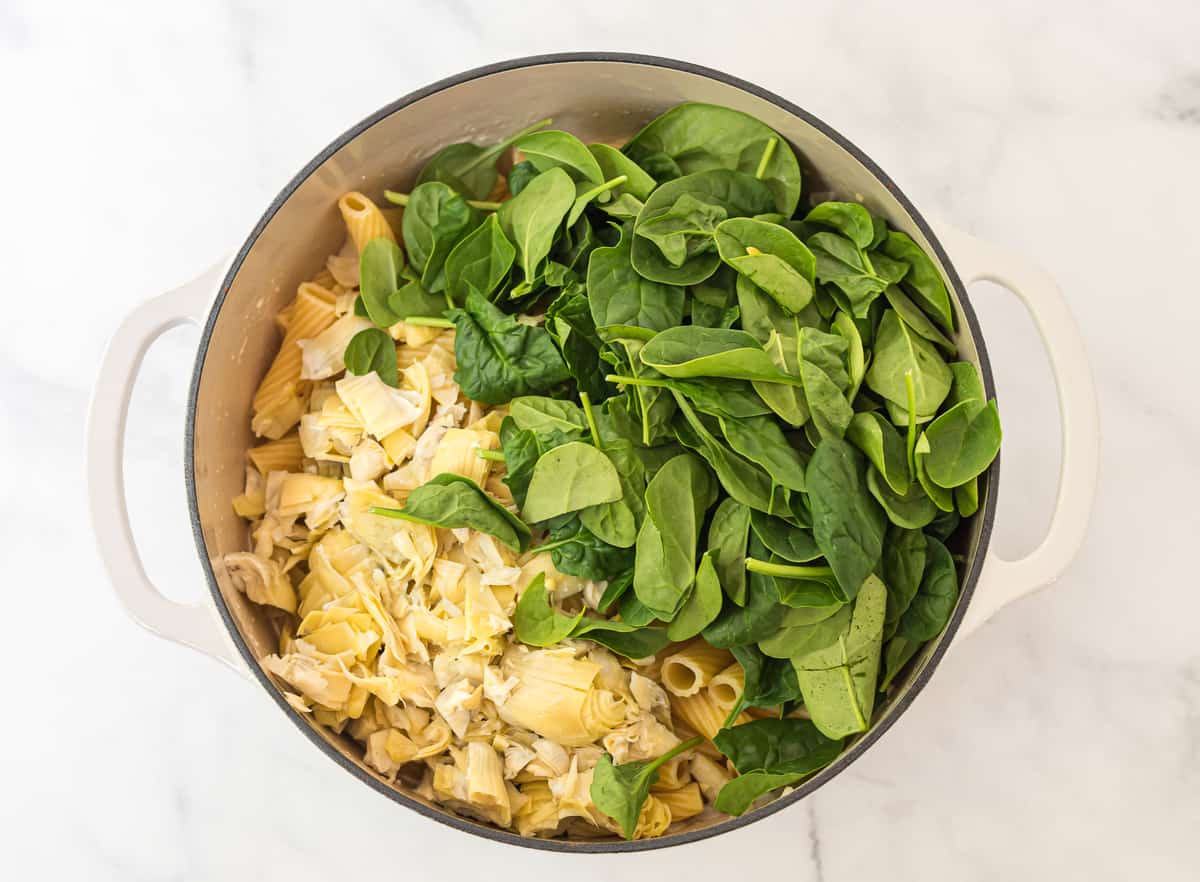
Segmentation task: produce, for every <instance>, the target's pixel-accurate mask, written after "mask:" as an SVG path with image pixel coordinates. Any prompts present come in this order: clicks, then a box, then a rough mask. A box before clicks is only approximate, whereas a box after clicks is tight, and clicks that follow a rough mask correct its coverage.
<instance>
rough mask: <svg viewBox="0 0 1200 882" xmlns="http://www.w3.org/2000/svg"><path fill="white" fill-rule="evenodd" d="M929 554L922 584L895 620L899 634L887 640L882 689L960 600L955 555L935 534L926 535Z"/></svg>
mask: <svg viewBox="0 0 1200 882" xmlns="http://www.w3.org/2000/svg"><path fill="white" fill-rule="evenodd" d="M926 541H927V543H928V554H927V557H926V562H925V572H924V573H923V575H922V577H921V584H920V587H919V588H918V589H917V592H916V594H915V595H914V596H913V598H912V601H911V602H910V603H909V605H908V607H907V609H905V611H904V612H903V614H901V615H900V617H899V620H898V621H897V623H896V634H895V636H894V637H892V639H891V640H890V641H889V642H888V646H887V651H886V653H885V658H884V661H885V664H886V670H885V673H884V678H883V682H882V683H880V686H879V688H880V690H885V689H887V688H888V686H890V685H891V682H892V680H893V679H895V677H896V675H897V674H899V672H900V670H901V669H902V668H903V667H904V666H905V665H906V664H907V663H908V662H909V660H910V659H912V657H913V656H915V655H916V654H917V652H918V650H920V648H921V646H922V645H924V644H925V643H926V642H927V641H929V640H932V639H933V638H934V637H937V636H938V635H939V634H940V633H942V630H943V629H944V628H945V627H946V625H947V623H948V622H949V621H950V616H951V615H952V614H953V613H954V607H955V604H957V603H958V575H957V573H956V572H955V569H954V558H952V557H951V556H950V552H949V551H947V550H946V546H944V545H942V543H941V542H939V541H938V540H937V539H935V538H933V537H932V536H929V537H927V539H926Z"/></svg>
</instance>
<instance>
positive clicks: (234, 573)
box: [224, 551, 296, 613]
mask: <svg viewBox="0 0 1200 882" xmlns="http://www.w3.org/2000/svg"><path fill="white" fill-rule="evenodd" d="M224 563H225V569H226V570H227V571H228V573H229V578H230V579H231V580H232V581H233V584H234V587H236V588H237V589H238V590H239V591H241V592H242V593H243V594H245V595H246V596H247V597H249V598H250V599H251V600H253V601H254V602H255V603H258V604H262V605H264V606H274V607H277V608H279V609H282V610H284V611H285V612H290V613H294V612H295V611H296V592H295V590H294V589H293V588H292V583H291V582H290V581H288V578H287V576H285V575H284V574H283V571H282V570H281V569H280V567H279V564H277V563H276V562H275V561H273V560H271V559H270V558H263V557H259V556H258V555H257V554H254V553H253V552H250V551H238V552H234V553H233V554H227V555H225V557H224Z"/></svg>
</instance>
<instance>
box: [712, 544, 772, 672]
mask: <svg viewBox="0 0 1200 882" xmlns="http://www.w3.org/2000/svg"><path fill="white" fill-rule="evenodd" d="M747 552H748V554H750V555H755V556H760V557H761V556H763V555H765V554H766V553H767V550H766V548H765V547H763V544H762V543H761V542H759V541H758V538H757V537H756V536H753V535H752V536H750V541H749V544H748V548H747ZM786 612H787V607H785V606H783V605H782V604H781V603H780V602H779V592H778V590H777V589H776V587H775V580H774V579H772V578H771V577H770V576H765V575H763V574H761V573H754V572H748V573H747V574H746V602H745V604H743V605H741V606H738V605H737V604H729V603H727V604H725V606H724V608H723V609H722V610H721V614H720V615H719V616H717V618H716V620H715V621H714V622H713V623H712V624H711V625H709V626H708V627H707V628H705V629H704V631H703V632H702V634H703V637H704V639H705V640H706V641H708V643H709V645H711V646H715V647H717V648H718V649H729V648H730V647H733V646H748V645H750V644H754V643H757V642H758V641H760V640H765V639H766V638H768V637H770V636H771V635H772V634H774V633H775V632H776V631H777V630H779V627H780V625H781V623H782V621H783V617H784V614H785V613H786Z"/></svg>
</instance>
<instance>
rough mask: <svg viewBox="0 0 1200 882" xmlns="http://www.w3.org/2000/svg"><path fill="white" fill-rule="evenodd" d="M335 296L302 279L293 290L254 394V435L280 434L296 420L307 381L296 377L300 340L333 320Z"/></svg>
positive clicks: (309, 336) (303, 399)
mask: <svg viewBox="0 0 1200 882" xmlns="http://www.w3.org/2000/svg"><path fill="white" fill-rule="evenodd" d="M335 299H336V298H335V295H334V294H333V293H332V292H331V291H329V290H328V289H327V288H322V287H321V286H320V285H316V284H313V283H312V282H305V283H304V284H302V285H301V286H300V288H299V290H298V291H297V292H296V299H295V301H294V302H293V304H292V305H291V306H290V307H289V309H290V310H291V312H290V316H289V320H288V323H287V333H286V334H285V335H284V338H283V342H282V343H281V344H280V345H279V352H278V353H277V354H276V356H275V359H274V361H272V362H271V366H270V367H269V368H268V369H267V373H266V376H264V377H263V379H262V382H261V383H259V386H258V391H257V392H256V393H255V395H254V402H253V407H254V418H253V420H252V421H251V428H252V429H253V430H254V433H255V434H256V435H259V436H261V437H266V438H272V439H278V438H282V437H283V436H284V435H285V434H286V433H287V432H288V431H289V430H291V428H292V427H293V426H295V425H296V424H297V423H298V422H300V417H301V416H302V415H303V414H304V409H305V405H306V403H307V402H306V392H307V385H306V384H305V383H304V382H303V381H302V380H301V379H300V369H301V361H302V356H303V353H302V352H301V349H300V341H301V340H307V339H309V338H311V337H315V336H316V335H317V334H319V333H320V332H321V331H323V330H325V329H326V328H327V327H329V326H330V325H332V324H333V322H334V319H335V318H336V314H335V311H334V308H333V304H334V301H335Z"/></svg>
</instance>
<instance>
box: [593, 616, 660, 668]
mask: <svg viewBox="0 0 1200 882" xmlns="http://www.w3.org/2000/svg"><path fill="white" fill-rule="evenodd" d="M571 636H572V637H578V638H579V639H581V640H591V641H592V642H593V643H599V644H600V645H601V646H603V647H604V648H606V649H609V650H611V651H613V652H615V653H616V654H617V655H623V656H625V658H632V659H642V658H650V657H651V656H653V655H657V654H658V653H660V652H662V651H663V650H664V649H666V648H667V644H668V643H670V642H671V640H670V638H668V637H667V631H666V629H665V628H647V627H645V626H643V625H634V624H631V623H629V622H611V621H609V620H608V619H593V618H585V619H584V620H583V621H582V622H580V623H579V625H578V627H576V628H575V632H574V633H573V634H572V635H571Z"/></svg>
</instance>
